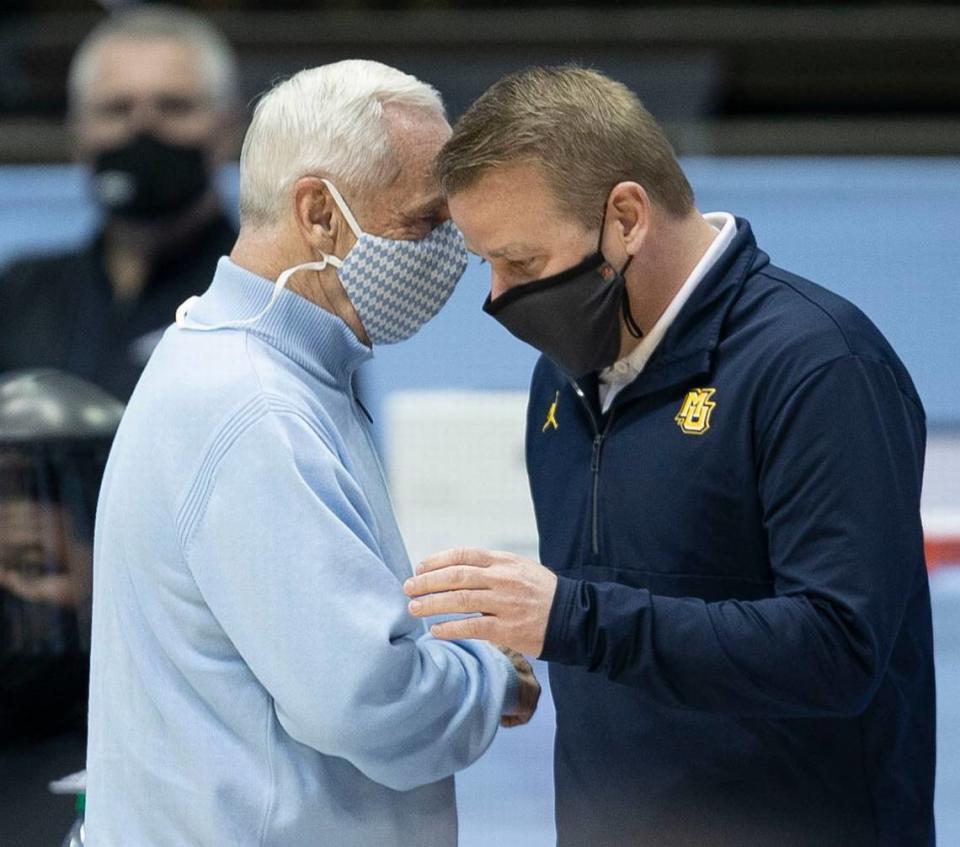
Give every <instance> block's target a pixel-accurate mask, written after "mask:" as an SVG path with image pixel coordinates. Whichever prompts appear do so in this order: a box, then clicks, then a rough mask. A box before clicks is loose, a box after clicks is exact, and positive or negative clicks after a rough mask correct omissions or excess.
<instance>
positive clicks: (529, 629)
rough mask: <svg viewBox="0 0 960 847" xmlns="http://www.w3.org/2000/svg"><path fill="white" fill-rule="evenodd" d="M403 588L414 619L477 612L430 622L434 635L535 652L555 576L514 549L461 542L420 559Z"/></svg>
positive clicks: (544, 626)
mask: <svg viewBox="0 0 960 847" xmlns="http://www.w3.org/2000/svg"><path fill="white" fill-rule="evenodd" d="M403 590H404V591H405V592H406V594H407V595H408V596H409V597H413V598H415V599H413V600H411V602H410V614H412V615H414V616H415V617H418V618H425V617H431V616H433V615H449V614H470V613H475V612H479V613H481V615H482V617H474V618H464V619H463V620H455V621H445V622H444V623H438V624H434V625H433V626H432V627H430V631H431V632H432V633H433V634H434V636H436V637H437V638H445V639H455V638H483V639H486V640H487V641H491V642H493V643H494V644H496V645H498V646H500V647H511V648H513V649H514V650H519V651H520V652H521V653H526V654H527V655H528V656H539V655H540V654H541V653H542V652H543V640H544V636H545V634H546V630H547V619H548V618H549V616H550V607H551V605H552V604H553V595H554V594H555V593H556V590H557V577H556V576H555V575H554V574H553V573H552V572H551V571H550V570H548V569H547V568H545V567H544V566H543V565H541V564H539V563H538V562H534V561H532V560H530V559H524V558H522V557H520V556H515V555H514V554H513V553H502V552H496V551H492V550H480V549H474V548H469V547H465V548H457V549H454V550H446V551H444V552H443V553H437V554H436V555H434V556H430V557H429V558H427V559H425V560H424V561H423V562H421V563H420V566H419V567H418V568H417V576H414V577H411V578H410V579H408V580H407V581H406V582H405V583H404V585H403Z"/></svg>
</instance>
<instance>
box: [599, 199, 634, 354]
mask: <svg viewBox="0 0 960 847" xmlns="http://www.w3.org/2000/svg"><path fill="white" fill-rule="evenodd" d="M606 225H607V204H606V203H604V204H603V215H602V216H601V218H600V237H599V238H598V239H597V252H598V253H599V254H600V255H601V256H602V255H603V229H604V227H605V226H606ZM632 261H633V256H627V261H626V262H624V263H623V267H622V268H620V274H619V276H620V278H621V279H623V275H624V274H625V273H626V272H627V268H628V267H629V266H630V262H632ZM620 308H621V311H622V312H623V322H624V323H625V324H626V325H627V332H629V333H630V334H631V335H632V336H633V337H634V338H643V330H642V329H640V327H639V326H637V322H636V321H635V320H634V319H633V315H632V314H631V312H630V294H629V293H628V292H627V281H626V280H625V279H624V280H623V300H621V304H620Z"/></svg>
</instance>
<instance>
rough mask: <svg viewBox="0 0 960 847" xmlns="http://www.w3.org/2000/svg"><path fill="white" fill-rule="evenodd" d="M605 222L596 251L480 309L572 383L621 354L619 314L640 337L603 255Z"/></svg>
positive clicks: (618, 279) (619, 279)
mask: <svg viewBox="0 0 960 847" xmlns="http://www.w3.org/2000/svg"><path fill="white" fill-rule="evenodd" d="M604 223H605V220H604V222H601V225H600V238H599V240H598V244H597V250H596V252H594V253H592V254H591V255H589V256H587V257H586V258H585V259H584V260H583V261H582V262H579V263H578V264H576V265H574V266H573V267H572V268H568V269H567V270H565V271H561V272H560V273H557V274H553V275H552V276H547V277H544V278H543V279H537V280H534V281H533V282H528V283H525V284H523V285H518V286H517V287H516V288H511V289H510V290H509V291H505V292H504V293H503V294H501V295H500V296H499V297H497V299H496V300H491V299H490V297H489V296H488V297H487V301H486V302H485V303H484V304H483V310H484V311H485V312H486V313H487V314H488V315H492V316H493V317H494V318H495V319H496V320H497V321H498V322H499V323H500V324H502V325H503V326H504V327H505V328H506V329H507V330H508V331H509V332H510V333H512V334H513V335H515V336H516V337H517V338H519V339H520V340H521V341H525V342H526V343H527V344H529V345H531V346H532V347H535V348H536V349H537V350H539V351H540V352H541V353H543V354H544V355H545V356H547V358H549V359H551V360H553V361H554V362H555V363H556V364H557V365H559V366H560V367H561V368H562V369H563V370H564V371H565V372H566V373H567V374H568V375H569V376H571V377H573V378H574V379H576V378H578V377H581V376H584V375H585V374H588V373H591V372H593V371H600V370H603V369H604V368H606V367H609V366H610V365H612V364H613V363H614V362H615V361H616V360H617V357H618V355H619V353H620V315H621V314H622V315H623V319H624V322H625V323H626V325H627V329H628V331H629V332H630V334H631V335H633V337H634V338H641V337H642V336H643V333H642V332H641V331H640V328H639V327H638V326H637V325H636V323H635V321H634V320H633V316H632V315H631V314H630V302H629V297H628V295H627V289H626V285H625V283H624V279H623V273H624V271H626V269H627V265H629V264H630V259H632V258H633V257H632V256H631V257H629V258H628V259H627V261H626V263H625V264H624V266H623V267H622V268H621V269H620V270H619V271H617V270H616V269H615V268H614V267H613V266H612V265H611V264H610V263H609V262H608V261H607V260H606V259H605V258H604V256H603V252H602V251H601V249H600V242H602V241H603V229H604Z"/></svg>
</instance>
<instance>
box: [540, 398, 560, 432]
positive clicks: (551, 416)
mask: <svg viewBox="0 0 960 847" xmlns="http://www.w3.org/2000/svg"><path fill="white" fill-rule="evenodd" d="M559 402H560V392H559V391H558V392H557V394H556V396H555V397H554V398H553V402H552V403H551V404H550V408H549V409H547V419H546V420H545V421H544V422H543V429H541V430H540V432H546V431H547V430H548V429H549V428H550V427H553V428H554V429H560V424H558V423H557V403H559Z"/></svg>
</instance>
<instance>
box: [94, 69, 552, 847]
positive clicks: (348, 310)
mask: <svg viewBox="0 0 960 847" xmlns="http://www.w3.org/2000/svg"><path fill="white" fill-rule="evenodd" d="M449 134H450V127H449V125H448V124H447V121H446V119H445V117H444V110H443V105H442V103H441V101H440V98H439V95H438V94H437V92H436V91H435V90H434V89H432V88H431V87H430V86H428V85H426V84H424V83H422V82H420V81H418V80H417V79H415V78H413V77H411V76H409V75H408V74H404V73H402V72H400V71H397V70H395V69H393V68H390V67H387V66H385V65H382V64H379V63H377V62H365V61H348V62H340V63H337V64H334V65H327V66H324V67H320V68H314V69H312V70H307V71H302V72H300V73H298V74H296V75H295V76H294V77H292V78H291V79H289V80H287V81H285V82H283V83H281V84H279V85H278V86H276V87H275V88H274V89H273V90H272V91H270V92H269V93H268V94H267V95H266V96H265V97H264V98H263V100H262V101H261V102H260V103H259V104H258V106H257V109H256V112H255V114H254V116H253V121H252V123H251V126H250V129H249V131H248V133H247V136H246V139H245V140H244V144H243V152H242V155H241V159H240V215H241V232H240V236H239V238H238V240H237V243H236V245H235V246H234V248H233V250H232V251H231V253H230V256H229V258H228V257H224V258H223V259H221V261H220V263H219V264H218V265H217V270H216V273H215V274H214V277H213V282H212V284H211V285H210V286H209V288H208V289H207V290H206V292H205V293H204V294H203V295H202V296H201V297H198V298H193V299H192V300H190V301H188V302H186V303H185V304H184V306H183V308H181V309H180V310H179V312H178V319H177V327H176V328H173V329H170V330H169V331H168V332H167V333H166V334H165V335H164V338H163V340H162V341H161V342H160V346H159V347H158V348H157V351H156V353H155V354H154V356H153V357H152V358H151V360H150V364H149V365H148V367H147V369H146V371H145V372H144V376H143V379H141V381H140V383H139V384H138V386H137V390H136V391H135V392H134V395H133V397H132V398H131V401H130V405H129V406H128V408H127V412H126V414H125V416H124V419H123V423H122V425H121V428H120V431H119V433H118V435H117V438H116V440H115V442H114V445H113V449H112V451H111V454H110V461H109V465H108V469H107V473H106V477H105V480H104V487H103V493H102V496H101V499H100V504H99V509H98V512H97V538H96V543H95V550H94V599H93V604H94V613H93V618H94V624H93V646H92V657H91V676H90V686H91V695H90V739H89V748H88V756H87V768H88V795H87V833H88V836H89V844H90V845H91V847H100V845H103V847H107V845H114V844H137V845H141V844H143V845H147V844H151V845H152V844H157V845H160V844H204V845H227V844H231V845H232V844H253V843H257V844H276V845H283V846H284V847H314V845H319V844H336V845H340V846H341V847H351V846H352V847H371V846H372V845H384V847H386V845H408V844H409V845H414V844H416V845H421V847H454V845H456V842H457V822H456V806H455V802H454V793H453V780H452V778H451V775H452V774H453V773H454V772H455V771H457V770H459V769H461V768H464V767H466V766H467V765H469V764H470V763H471V762H473V761H474V760H475V759H476V758H478V757H479V756H480V755H481V754H482V753H483V752H484V750H485V749H486V748H487V746H488V745H489V744H490V742H491V741H492V739H493V736H494V733H495V732H496V729H497V727H498V725H499V724H500V722H501V720H504V722H505V723H507V724H510V725H516V724H518V723H523V722H525V721H526V720H528V719H529V718H530V716H531V714H532V713H533V709H534V708H535V706H536V701H537V697H538V694H539V686H538V684H537V682H536V680H535V679H534V678H533V676H532V672H531V671H530V668H529V666H528V665H527V663H526V662H525V661H524V660H523V658H522V657H520V656H519V655H516V654H515V655H514V656H512V657H511V658H508V657H507V656H506V655H504V653H502V652H500V651H499V650H496V649H495V648H493V647H491V646H490V645H489V644H485V643H481V642H467V643H448V642H443V641H439V640H436V639H434V638H433V637H432V636H430V635H429V634H427V633H426V632H425V630H424V627H423V625H422V623H420V622H419V621H416V620H414V619H413V618H411V617H410V616H409V614H408V613H407V609H406V603H405V602H404V596H403V591H402V590H401V584H402V582H403V580H404V579H405V578H406V577H408V576H409V575H410V574H411V569H410V563H409V559H408V558H407V554H406V551H405V549H404V545H403V541H402V539H401V537H400V533H399V530H398V529H397V526H396V523H395V520H394V516H393V513H392V509H391V506H390V502H389V498H388V495H387V491H386V486H385V482H384V478H383V474H382V471H381V469H380V466H379V462H378V459H377V456H376V453H375V450H374V447H373V443H372V440H371V436H370V431H369V428H368V422H367V420H366V418H365V413H364V412H363V409H362V407H360V405H359V403H358V401H357V399H356V398H355V395H354V386H353V380H354V376H355V374H356V371H357V368H358V367H359V366H360V365H361V364H362V363H363V362H365V361H367V360H368V359H369V358H370V356H371V347H372V346H378V345H381V344H389V343H393V342H398V341H402V340H404V339H406V338H409V337H410V336H412V335H413V334H414V333H416V332H417V331H418V330H419V329H420V327H421V326H422V325H423V324H424V323H426V321H428V320H429V319H430V318H432V317H433V315H434V314H436V312H437V311H438V310H439V309H440V308H441V307H442V306H443V304H444V303H445V302H446V300H447V298H448V297H449V295H450V293H451V292H452V291H453V288H454V286H455V285H456V283H457V281H458V280H459V278H460V276H461V274H462V273H463V270H464V267H465V266H466V261H467V258H466V251H465V250H464V247H463V238H462V236H461V235H460V233H459V232H458V231H457V229H456V228H455V227H454V226H453V224H452V223H450V221H449V220H447V215H446V205H445V203H444V201H443V198H442V197H441V196H440V192H439V189H438V187H437V184H436V180H435V178H434V176H433V171H432V166H433V160H434V158H435V156H436V153H437V151H438V150H439V149H440V147H441V146H442V144H443V142H444V141H446V139H447V138H448V137H449Z"/></svg>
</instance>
